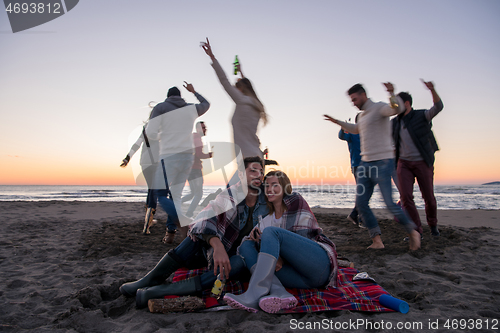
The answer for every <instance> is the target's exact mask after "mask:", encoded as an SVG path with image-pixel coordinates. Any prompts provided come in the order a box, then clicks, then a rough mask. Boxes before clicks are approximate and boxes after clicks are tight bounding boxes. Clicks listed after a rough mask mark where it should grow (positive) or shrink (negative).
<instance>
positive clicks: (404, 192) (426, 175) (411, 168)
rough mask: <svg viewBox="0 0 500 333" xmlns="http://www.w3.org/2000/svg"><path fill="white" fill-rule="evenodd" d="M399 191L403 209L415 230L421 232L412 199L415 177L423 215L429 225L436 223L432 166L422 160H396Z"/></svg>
mask: <svg viewBox="0 0 500 333" xmlns="http://www.w3.org/2000/svg"><path fill="white" fill-rule="evenodd" d="M398 178H399V193H400V195H401V204H402V205H403V208H404V210H405V211H406V212H407V213H408V215H409V216H410V217H411V219H412V220H413V222H415V224H416V225H417V231H418V232H419V233H420V234H422V232H423V229H422V222H421V221H420V216H419V215H418V211H417V207H415V202H414V201H413V184H415V178H417V182H418V186H419V187H420V192H421V193H422V198H423V199H424V202H425V215H426V216H427V224H428V225H429V227H435V226H436V225H437V203H436V198H435V197H434V167H432V166H431V167H429V166H428V165H427V163H425V162H424V161H407V160H402V159H399V161H398Z"/></svg>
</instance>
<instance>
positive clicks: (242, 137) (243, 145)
mask: <svg viewBox="0 0 500 333" xmlns="http://www.w3.org/2000/svg"><path fill="white" fill-rule="evenodd" d="M202 48H203V50H205V53H206V54H207V55H208V56H209V57H210V59H212V67H213V68H214V70H215V73H216V74H217V77H218V78H219V81H220V83H221V84H222V86H223V87H224V89H225V90H226V92H227V93H228V94H229V96H230V97H231V99H232V100H233V101H234V103H235V104H236V106H235V108H234V114H233V117H232V119H231V124H232V125H233V140H234V143H235V145H237V146H238V147H240V149H241V154H242V155H243V158H246V157H251V156H259V157H260V158H262V157H263V154H265V153H266V150H264V152H262V151H261V150H260V140H259V137H258V136H257V127H258V125H259V121H260V120H261V119H262V121H263V124H264V125H266V124H267V114H266V111H265V109H264V105H263V104H262V102H261V101H260V100H259V98H258V97H257V94H256V93H255V90H254V89H253V86H252V83H251V82H250V80H249V79H247V78H246V77H245V76H244V75H243V73H242V72H241V67H240V65H237V68H238V71H239V72H240V74H241V77H242V78H241V79H239V80H238V81H237V82H236V84H235V85H234V86H233V85H231V83H229V80H228V79H227V76H226V74H225V73H224V70H223V69H222V67H221V66H220V64H219V62H218V61H217V59H215V56H214V54H213V52H212V48H211V46H210V42H209V40H208V38H207V41H206V42H204V43H202Z"/></svg>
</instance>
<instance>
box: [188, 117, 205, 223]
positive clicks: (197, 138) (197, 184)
mask: <svg viewBox="0 0 500 333" xmlns="http://www.w3.org/2000/svg"><path fill="white" fill-rule="evenodd" d="M205 135H207V126H206V125H205V122H204V121H199V122H198V123H196V132H195V133H193V142H194V149H195V153H194V162H193V166H192V168H191V172H190V173H189V176H188V183H189V187H190V189H191V193H189V194H188V195H186V196H184V197H182V199H181V201H182V202H186V201H189V200H191V199H192V201H191V203H190V204H189V208H188V210H187V211H186V216H187V217H193V213H194V211H195V209H196V207H197V206H198V204H199V203H200V200H201V198H202V197H203V172H202V169H203V164H202V162H201V160H202V159H207V158H212V155H213V153H212V152H209V153H207V154H206V153H204V152H203V142H202V141H201V137H202V136H205Z"/></svg>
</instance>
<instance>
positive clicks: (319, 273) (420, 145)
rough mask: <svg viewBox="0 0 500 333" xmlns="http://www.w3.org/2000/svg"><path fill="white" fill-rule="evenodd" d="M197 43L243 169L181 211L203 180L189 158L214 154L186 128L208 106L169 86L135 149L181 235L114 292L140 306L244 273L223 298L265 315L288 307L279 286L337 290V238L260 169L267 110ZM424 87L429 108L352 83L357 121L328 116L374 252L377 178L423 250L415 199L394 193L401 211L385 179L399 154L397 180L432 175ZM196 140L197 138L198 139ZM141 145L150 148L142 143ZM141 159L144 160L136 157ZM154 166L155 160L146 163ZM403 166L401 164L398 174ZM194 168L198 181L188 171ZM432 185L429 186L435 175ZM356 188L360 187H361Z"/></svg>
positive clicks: (153, 193) (279, 174) (279, 177)
mask: <svg viewBox="0 0 500 333" xmlns="http://www.w3.org/2000/svg"><path fill="white" fill-rule="evenodd" d="M202 48H203V50H204V51H205V53H206V54H207V55H208V56H209V57H210V59H211V60H212V67H213V68H214V70H215V72H216V74H217V76H218V78H219V81H220V82H221V84H222V86H223V87H224V89H225V90H226V92H227V93H228V94H229V96H230V97H231V98H232V99H233V101H234V102H235V104H236V107H235V111H234V115H233V118H232V125H233V139H234V143H235V147H239V149H240V150H241V154H242V156H243V165H242V166H241V167H239V169H238V171H237V177H238V178H239V181H238V182H236V183H235V184H233V185H231V186H228V187H227V188H226V189H225V190H224V191H222V192H221V193H219V194H218V195H217V196H216V197H215V198H214V200H212V201H210V203H208V205H207V206H206V207H205V208H204V209H203V210H201V212H200V213H199V214H197V215H196V217H195V218H194V220H191V219H190V218H189V217H188V216H186V215H189V213H192V212H193V211H194V209H191V206H190V208H189V209H188V213H187V214H186V215H184V214H183V213H182V210H181V203H182V197H181V193H182V188H183V186H184V183H185V182H186V180H187V179H189V182H190V186H191V181H192V180H193V179H195V178H199V176H200V173H199V171H196V170H199V169H195V168H193V162H194V163H195V164H194V165H196V163H197V162H196V161H195V157H193V156H198V157H197V158H198V160H199V159H201V158H210V157H212V156H211V155H210V156H207V155H208V154H207V155H200V154H198V155H196V149H194V147H195V145H193V134H192V133H191V132H192V128H193V125H194V124H195V122H196V119H197V118H198V117H199V116H201V115H203V114H204V113H205V112H207V110H208V109H209V106H210V105H209V103H208V101H207V100H206V99H205V98H204V97H203V96H201V95H200V94H199V93H197V92H196V91H195V89H194V87H193V86H192V85H191V84H188V83H187V82H185V83H186V84H185V85H184V87H185V88H186V89H187V90H188V91H189V92H191V93H193V94H194V95H195V96H196V97H197V99H198V100H199V102H200V103H198V104H187V103H186V102H185V101H184V100H183V99H182V98H181V96H180V91H179V89H177V88H176V87H173V88H170V90H169V91H168V94H167V99H166V100H165V101H164V102H163V103H159V104H157V105H156V106H155V107H154V109H153V110H152V112H151V115H150V118H149V120H148V122H147V124H146V125H145V126H144V129H143V135H142V136H141V138H139V140H138V144H139V145H141V144H142V145H143V152H142V155H144V158H145V159H148V161H149V163H150V166H151V170H150V171H148V172H144V171H143V173H144V175H145V178H146V180H147V182H148V188H149V189H150V191H148V198H149V199H148V208H151V207H149V202H150V201H153V200H154V201H156V200H158V202H159V203H160V205H161V207H162V208H163V209H164V210H165V211H166V212H167V214H168V219H169V220H168V221H167V236H168V235H169V234H175V232H176V231H177V229H180V230H181V231H182V232H183V233H184V234H185V235H186V237H184V235H183V237H182V239H183V240H182V241H181V242H180V244H179V245H178V246H177V247H176V248H174V249H172V250H170V251H169V252H168V253H166V254H165V255H164V256H163V258H161V260H160V261H159V262H158V263H157V265H156V266H155V267H154V268H153V269H152V270H151V271H149V272H148V273H147V274H146V275H145V276H144V277H142V278H141V279H139V280H137V281H133V282H128V283H125V284H123V285H121V286H120V292H121V293H122V294H123V295H125V296H127V297H135V299H136V305H137V307H139V308H143V307H146V306H147V303H148V300H150V299H154V298H162V297H163V296H166V295H178V296H184V295H196V294H199V293H200V292H201V291H202V290H206V289H209V288H211V287H212V286H213V284H214V282H215V281H216V277H217V275H220V276H221V277H223V278H225V279H241V278H245V276H247V277H248V274H250V280H249V285H248V289H247V291H246V292H244V293H243V294H241V295H234V294H230V293H227V294H225V295H224V300H225V301H226V303H227V304H229V305H230V306H232V307H234V308H238V309H243V310H247V311H250V312H257V311H258V310H259V309H262V310H264V311H266V312H268V313H276V312H279V311H281V310H283V309H289V308H292V307H295V306H296V305H297V300H296V299H295V297H294V296H293V295H292V294H290V293H288V292H287V290H286V289H285V288H328V287H333V288H335V287H336V286H337V271H338V263H337V253H336V248H335V244H334V243H333V242H332V241H331V240H330V239H329V238H328V237H326V236H325V235H324V234H323V232H322V229H321V228H320V227H319V224H318V221H317V220H316V218H315V216H314V214H313V213H312V211H311V209H310V207H309V205H308V204H307V202H306V200H305V199H304V198H303V197H302V196H301V195H300V194H299V193H297V192H294V191H293V189H292V184H291V181H290V179H289V177H288V176H287V175H286V174H285V173H284V172H283V171H277V170H273V171H270V172H268V173H267V174H265V165H266V163H265V161H264V160H263V158H262V157H263V154H264V152H263V151H261V150H260V148H259V147H260V141H259V139H258V137H257V134H256V133H257V126H258V124H259V121H260V120H263V122H264V123H266V122H267V114H266V112H265V109H264V106H263V104H262V103H261V102H260V100H259V99H258V97H257V95H256V93H255V91H254V89H253V87H252V84H251V83H250V81H249V80H248V79H247V78H246V77H245V76H244V75H243V74H242V72H241V67H240V65H238V66H237V71H238V72H239V73H240V74H241V79H239V80H238V81H237V82H236V84H235V85H234V86H233V85H231V84H230V83H229V80H228V79H227V76H226V75H225V73H224V71H223V70H222V68H221V66H220V64H219V63H218V61H217V59H216V58H215V56H214V54H213V52H212V48H211V45H210V43H209V41H208V39H207V41H206V42H204V43H202ZM425 84H426V86H427V87H428V88H429V89H430V90H431V91H432V93H433V97H434V107H433V108H431V109H430V110H426V111H417V110H412V108H411V96H410V98H409V100H408V99H407V97H405V96H406V95H408V96H409V94H406V95H404V96H401V95H402V94H403V93H400V94H399V95H398V96H395V95H394V87H393V85H392V84H390V83H386V84H385V86H386V88H387V91H388V92H389V93H390V94H391V103H390V104H386V103H382V102H379V103H375V102H373V101H371V100H370V99H369V98H367V96H366V91H365V90H364V88H363V87H362V86H361V85H360V84H357V85H355V86H353V87H352V88H351V89H349V91H348V95H349V96H350V98H351V100H352V102H353V104H354V105H355V106H356V107H358V108H359V109H360V110H362V111H363V112H361V113H360V115H359V117H358V121H357V123H356V124H350V123H347V122H341V121H339V120H337V119H335V118H332V117H330V116H327V115H325V118H326V119H327V120H329V121H332V122H334V123H336V124H339V125H340V126H341V127H342V129H343V130H344V131H346V132H349V133H359V134H360V139H361V145H360V147H361V148H360V151H361V152H360V155H361V162H360V164H359V165H358V166H357V169H353V172H354V173H355V176H356V179H357V187H358V190H357V191H356V211H357V212H359V216H360V217H361V219H362V221H363V224H364V225H365V226H366V227H367V229H368V231H369V234H370V238H371V239H372V245H371V246H370V247H369V248H371V249H379V248H383V247H384V245H383V243H382V240H381V237H380V235H381V231H380V228H379V226H378V224H377V220H376V218H375V216H374V215H373V213H372V211H371V209H370V207H369V206H368V202H369V200H370V197H371V195H372V193H373V188H374V186H375V185H376V184H379V187H380V189H381V192H382V194H383V197H384V200H385V203H386V204H387V206H388V208H389V209H390V210H391V212H392V213H393V214H394V215H395V217H397V220H398V221H399V223H400V224H402V226H403V227H404V229H405V230H406V231H407V233H408V236H409V245H410V246H409V247H410V249H411V250H417V249H418V248H419V247H420V240H421V235H420V232H421V231H420V229H421V225H420V229H419V228H418V226H417V225H416V224H415V223H414V222H413V221H414V217H413V216H411V215H410V216H411V217H409V216H407V214H406V213H405V211H408V212H409V210H408V209H407V208H406V206H405V204H407V203H408V202H409V201H411V202H412V200H409V198H411V199H412V198H413V197H412V194H411V195H409V196H408V195H407V196H406V197H405V196H404V195H403V194H402V195H401V199H402V202H403V207H404V208H405V211H403V210H402V209H401V208H400V207H399V206H398V205H396V204H395V203H394V202H393V201H392V192H391V191H392V190H391V176H392V175H393V173H394V172H393V170H394V168H395V167H394V157H396V158H397V159H398V164H397V165H398V174H401V177H399V178H400V179H402V178H403V177H406V178H405V180H400V183H403V182H406V186H407V185H408V183H411V184H412V185H413V182H414V180H411V181H410V180H409V178H410V175H411V174H412V172H413V175H416V174H417V173H418V175H416V176H414V177H417V180H418V182H419V185H420V186H421V188H422V184H421V181H420V178H418V177H420V173H419V172H417V171H415V168H417V169H418V168H419V167H420V165H422V164H425V165H426V166H427V168H428V169H430V170H431V173H432V163H433V162H434V158H433V156H434V152H435V151H436V150H437V145H436V144H435V140H433V143H429V138H430V137H431V136H432V138H434V137H433V135H432V131H431V130H430V120H431V119H432V118H433V117H434V116H435V115H436V114H437V113H438V112H439V111H440V110H441V109H442V103H441V101H440V99H439V97H438V95H437V94H436V93H435V90H434V87H433V85H432V83H430V82H426V83H425ZM405 98H406V99H405ZM421 114H422V116H421ZM393 115H398V117H396V118H395V119H396V120H393V128H394V129H395V131H396V132H397V134H394V138H395V142H396V143H397V144H400V147H396V149H394V148H393V144H392V138H391V136H392V134H391V127H390V120H389V117H390V116H393ZM409 115H410V117H408V116H409ZM408 118H410V120H408ZM411 119H415V120H411ZM413 121H414V122H415V124H413ZM426 121H427V125H426V123H425V122H426ZM199 128H200V132H198V130H197V134H198V135H201V133H203V134H204V133H206V127H205V130H204V129H203V128H202V127H201V125H200V126H199ZM426 128H428V131H426ZM429 132H430V134H429ZM408 138H410V140H415V138H417V140H418V141H417V142H416V143H414V145H413V146H410V145H409V144H408V142H407V140H408ZM194 141H195V142H196V141H197V138H196V137H195V138H194ZM200 141H201V140H200ZM153 142H155V144H156V145H157V146H158V147H157V148H156V149H157V151H158V158H156V160H155V157H154V154H152V153H151V147H153ZM144 145H145V146H146V147H147V148H149V149H144ZM429 145H430V146H429ZM198 146H199V142H198ZM133 149H134V147H133ZM200 149H201V148H200ZM136 150H137V147H136ZM415 151H416V152H417V153H419V152H420V153H421V154H422V151H423V152H425V153H430V155H432V159H431V160H432V161H431V162H432V163H431V165H430V166H429V164H428V160H427V157H428V156H427V155H426V156H425V157H422V158H420V159H419V158H417V157H416V155H414V154H415ZM134 152H135V151H134ZM132 155H133V152H132V151H131V153H129V154H128V155H127V158H126V159H125V160H124V162H123V163H125V165H126V164H127V163H128V161H129V160H130V157H131V156H132ZM148 155H149V156H148ZM395 155H396V156H395ZM430 155H429V156H430ZM142 158H143V156H141V162H142ZM404 161H409V162H408V163H407V164H405V166H403V164H404V163H406V162H404ZM421 161H423V162H421ZM141 165H143V170H147V169H148V167H146V168H145V165H147V163H145V164H142V163H141ZM154 165H156V166H155V167H153V166H154ZM400 165H402V166H401V168H406V169H404V171H403V169H402V171H401V172H400V171H399V168H400ZM407 169H409V170H410V171H407ZM193 170H195V171H194V173H196V174H197V175H195V176H196V177H195V176H193V177H189V175H190V173H191V174H192V173H193ZM427 174H428V173H427ZM430 182H431V184H432V176H431V180H430ZM195 187H196V186H195ZM361 188H362V189H363V191H360V189H361ZM192 189H193V187H192ZM192 192H194V191H192ZM412 192H413V191H412ZM422 192H424V191H422ZM169 196H170V197H169ZM193 196H195V194H194V193H193ZM152 197H156V198H152ZM200 198H201V197H200ZM193 202H194V200H193ZM198 202H199V199H198ZM198 202H196V204H195V206H196V205H197V204H198ZM434 202H435V199H434ZM154 204H155V205H156V202H155V203H154ZM151 205H152V203H151ZM191 205H192V204H191ZM426 208H427V200H426ZM430 209H431V208H430ZM429 215H430V214H428V220H429ZM417 216H418V213H417ZM434 216H435V215H434ZM431 221H433V222H432V223H434V224H431V223H430V226H431V228H432V227H433V226H434V227H435V228H434V229H432V230H433V234H434V231H437V227H436V224H437V220H432V215H431ZM418 222H420V221H419V220H418ZM437 233H439V232H438V231H437ZM172 240H173V238H172V239H171V241H172ZM207 266H208V267H209V268H210V270H209V271H208V272H206V273H204V274H202V275H198V276H194V277H191V278H188V279H186V280H183V281H180V282H175V283H171V284H164V282H165V280H166V279H167V278H168V277H169V276H170V275H171V274H172V273H174V272H175V271H176V270H177V269H179V268H181V267H188V268H200V267H207Z"/></svg>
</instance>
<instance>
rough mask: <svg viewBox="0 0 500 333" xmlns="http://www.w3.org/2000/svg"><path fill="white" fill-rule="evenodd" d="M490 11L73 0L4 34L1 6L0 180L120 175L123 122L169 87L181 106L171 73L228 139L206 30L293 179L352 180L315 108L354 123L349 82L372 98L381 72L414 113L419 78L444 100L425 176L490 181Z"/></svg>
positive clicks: (496, 49)
mask: <svg viewBox="0 0 500 333" xmlns="http://www.w3.org/2000/svg"><path fill="white" fill-rule="evenodd" d="M499 18H500V2H499V1H497V0H474V1H472V0H468V1H462V0H440V1H435V0H432V1H431V0H409V1H397V0H394V1H389V0H382V1H378V0H377V1H373V0H364V1H339V0H329V1H320V0H312V1H295V0H283V1H274V0H268V1H261V0H254V1H251V2H245V3H241V2H234V1H165V0H145V1H137V2H124V1H118V0H106V1H97V0H85V1H80V2H79V3H78V5H77V6H76V7H75V8H74V9H72V10H71V11H70V12H68V13H66V14H65V15H63V16H61V17H59V18H57V19H55V20H53V21H51V22H48V23H46V24H43V25H40V26H38V27H35V28H32V29H29V30H26V31H24V32H19V33H15V34H14V33H12V31H11V28H10V25H9V21H8V18H7V14H6V12H5V11H1V12H0V50H1V52H0V185H9V184H47V185H59V184H68V185H69V184H72V185H133V184H135V178H134V175H133V170H132V169H133V168H131V167H129V168H126V169H122V168H119V164H120V162H121V160H122V159H123V158H124V157H125V155H126V154H127V152H128V151H129V149H130V146H131V144H132V143H133V141H135V139H136V138H137V137H136V134H134V133H135V132H134V130H136V129H137V128H138V127H140V126H141V124H142V122H143V121H144V120H146V119H147V117H148V114H149V112H150V109H149V108H148V107H147V104H148V102H150V101H156V102H160V101H163V100H164V99H165V98H166V93H167V90H168V88H170V87H171V86H178V87H179V88H180V89H181V91H182V94H183V97H185V99H186V101H187V102H196V99H195V98H194V96H193V95H192V94H191V93H189V92H187V91H186V90H185V89H184V88H182V83H183V81H184V80H186V81H188V82H191V83H193V85H194V87H195V89H196V90H197V91H198V92H199V93H200V94H202V95H203V96H204V97H206V98H207V99H208V100H209V101H210V102H211V108H210V110H209V111H208V112H207V113H206V114H205V115H204V116H203V117H202V118H201V119H202V120H204V121H205V122H206V124H207V127H208V133H207V134H208V135H207V139H208V140H209V141H210V142H229V141H231V138H232V134H231V131H232V127H231V124H230V118H231V116H232V113H233V110H234V103H233V102H232V100H230V98H229V97H228V95H227V94H226V92H225V91H224V90H223V88H222V86H221V85H220V83H219V82H218V80H217V77H216V75H215V73H214V71H213V69H212V67H211V66H210V59H209V58H208V57H207V56H206V55H205V53H204V52H203V50H202V49H201V48H200V46H199V45H200V42H201V41H203V40H204V39H205V37H209V38H210V41H211V44H212V47H213V51H214V54H215V56H216V58H217V59H218V60H219V62H220V63H221V65H222V66H223V68H224V70H225V71H226V74H227V75H228V77H229V78H230V80H231V81H234V80H235V77H234V75H232V73H231V71H232V62H233V60H234V56H235V55H238V56H239V58H240V61H241V64H242V69H243V71H244V73H245V74H246V76H247V77H248V78H249V79H250V80H251V81H252V82H253V84H254V87H255V89H256V92H257V94H258V96H259V98H260V99H261V100H262V102H263V103H264V105H265V107H266V110H267V112H268V114H269V115H270V123H269V124H268V126H266V127H261V128H260V129H259V137H260V140H261V143H262V146H261V148H262V149H264V148H265V147H266V146H267V147H269V150H270V156H269V157H270V158H271V159H276V160H278V161H279V163H280V165H281V168H282V169H283V170H285V171H288V173H289V174H290V176H291V177H292V178H294V180H295V181H297V180H299V182H300V183H305V184H307V183H316V184H319V183H321V182H323V183H325V184H326V183H328V184H344V183H346V182H347V181H349V182H352V175H351V173H350V170H349V153H348V150H347V144H346V143H345V142H343V141H340V140H339V139H338V137H337V134H338V130H339V127H338V126H336V125H334V124H332V123H329V122H326V121H324V120H323V117H322V115H323V114H324V113H327V114H330V115H332V116H334V117H336V118H339V119H344V120H348V119H349V118H352V119H354V116H355V114H356V111H357V109H356V108H355V107H354V106H352V104H351V102H350V100H349V98H348V96H347V95H346V91H347V89H348V88H349V87H351V86H352V85H353V84H355V83H358V82H359V83H362V84H363V85H364V86H365V87H366V89H367V91H368V96H369V97H371V98H372V99H373V100H374V101H380V100H382V101H387V94H386V92H385V90H384V87H383V85H382V83H381V82H384V81H391V82H393V83H394V84H395V86H396V90H397V92H399V91H409V92H410V93H411V94H412V95H413V100H414V108H417V109H418V108H429V107H430V106H431V105H432V98H431V94H430V93H429V91H428V90H427V89H426V88H425V87H424V85H423V84H422V83H421V82H420V78H423V79H425V80H430V81H433V82H434V83H435V86H436V90H437V92H438V93H439V95H440V96H441V97H442V100H443V102H444V105H445V108H444V110H443V111H442V113H441V114H439V115H438V116H437V117H436V118H435V120H434V122H433V124H434V125H433V130H434V133H435V135H436V138H437V141H438V144H439V146H440V148H441V150H440V151H439V152H437V153H436V164H435V183H436V184H480V183H484V182H490V181H500V156H499V155H498V153H495V151H497V152H498V148H496V144H498V143H499V142H500V130H499V129H498V124H499V123H500V107H499V103H498V102H497V101H496V99H497V98H498V97H496V96H497V95H498V92H499V91H500V80H499V77H500V61H499V59H500V42H499V41H500V38H499V37H500V36H499V35H500V20H499ZM138 160H139V156H138V155H136V156H135V157H134V158H133V161H134V162H135V163H137V162H138ZM219 178H220V176H219ZM217 179H218V178H217V177H216V176H211V177H207V183H209V184H210V183H216V182H217V181H218V180H217ZM295 181H294V182H295Z"/></svg>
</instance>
